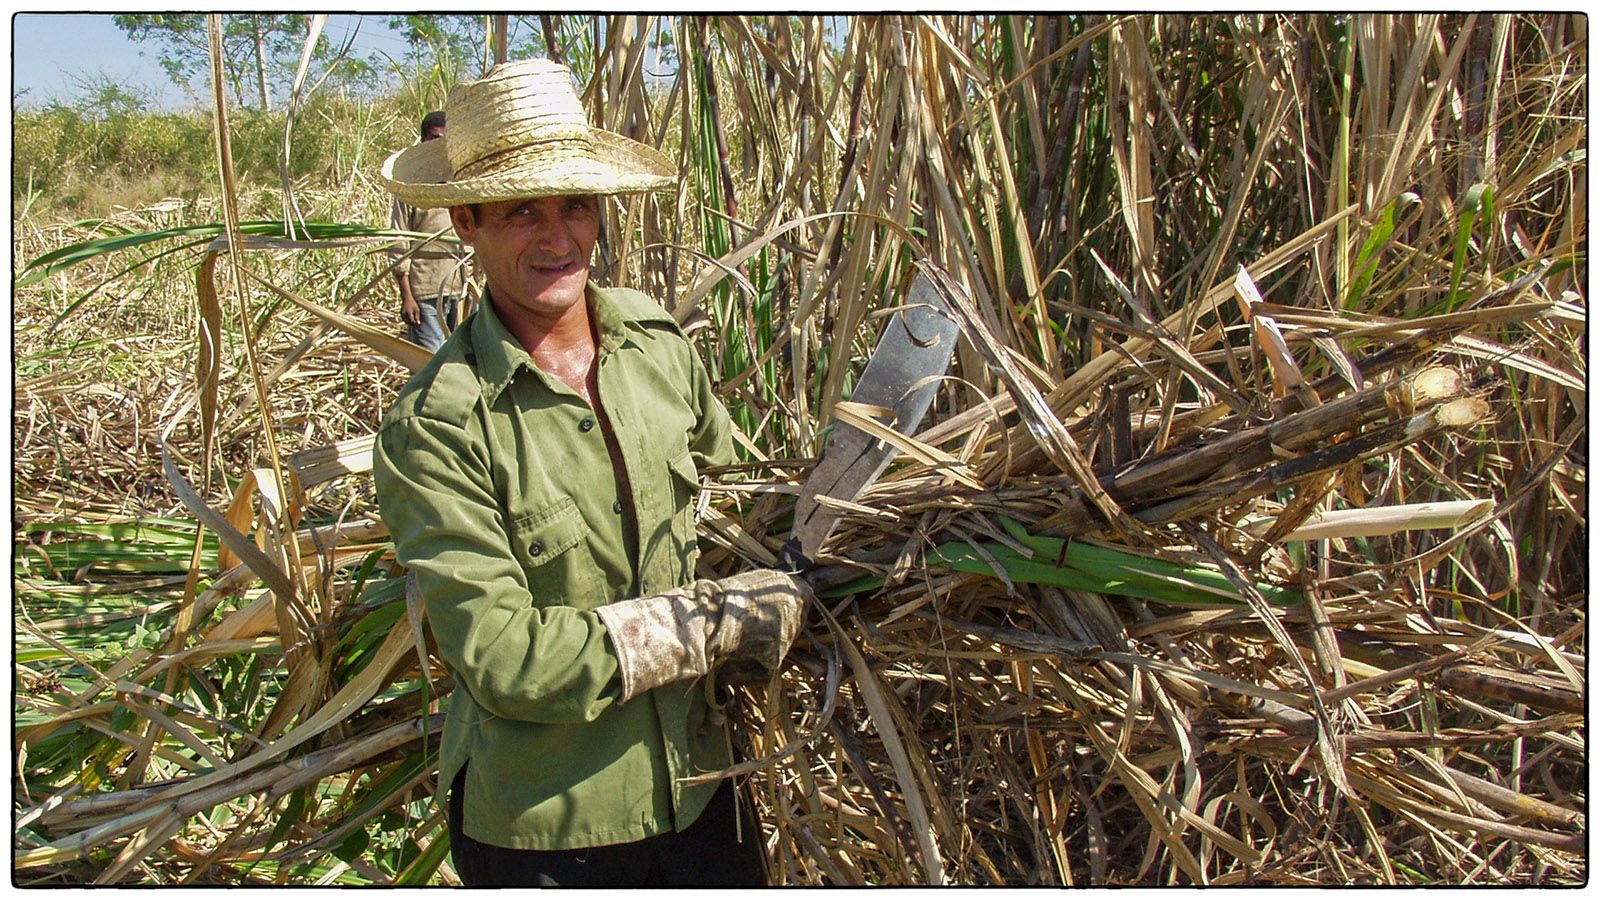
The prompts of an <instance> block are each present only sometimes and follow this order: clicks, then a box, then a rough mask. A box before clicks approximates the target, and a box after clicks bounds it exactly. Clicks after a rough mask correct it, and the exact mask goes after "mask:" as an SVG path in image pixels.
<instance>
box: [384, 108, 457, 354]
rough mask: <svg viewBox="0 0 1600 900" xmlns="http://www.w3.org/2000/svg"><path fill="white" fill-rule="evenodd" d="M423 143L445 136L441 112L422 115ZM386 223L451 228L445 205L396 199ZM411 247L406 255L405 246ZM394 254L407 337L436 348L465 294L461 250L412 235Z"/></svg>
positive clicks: (427, 229) (423, 229)
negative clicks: (421, 204) (430, 205)
mask: <svg viewBox="0 0 1600 900" xmlns="http://www.w3.org/2000/svg"><path fill="white" fill-rule="evenodd" d="M421 131H422V141H423V143H426V142H428V141H436V140H439V139H440V138H443V137H444V133H445V114H444V112H443V111H442V110H434V111H433V112H430V113H428V114H427V115H426V116H423V117H422V128H421ZM390 226H391V227H392V228H395V229H396V230H400V231H414V232H417V233H420V234H434V233H437V232H438V231H440V230H441V229H446V228H449V227H450V212H449V210H445V209H418V208H417V207H414V206H411V205H410V204H408V203H406V202H405V201H403V200H400V199H399V198H398V197H397V198H396V199H395V202H394V207H393V209H392V210H391V212H390ZM412 248H416V250H415V252H414V253H411V255H410V256H406V252H407V251H408V250H412ZM390 255H391V257H394V258H399V257H405V258H403V259H401V260H400V263H399V265H397V266H396V267H395V270H394V277H395V281H397V282H398V283H399V285H400V318H401V319H402V320H403V321H404V322H405V323H406V340H409V341H411V342H412V343H413V344H416V345H418V346H420V347H424V348H426V349H428V350H438V349H439V345H441V344H443V343H444V338H445V334H446V333H447V332H448V331H450V330H451V329H453V328H454V327H455V325H456V316H457V312H458V310H459V309H460V302H461V298H462V296H463V295H464V294H465V293H466V286H467V271H466V270H467V266H466V257H467V251H466V248H465V247H463V246H462V245H460V244H457V243H455V242H453V241H440V240H432V241H430V240H427V239H426V238H414V239H412V240H410V241H402V242H400V243H398V244H396V245H395V246H394V247H393V249H391V250H390Z"/></svg>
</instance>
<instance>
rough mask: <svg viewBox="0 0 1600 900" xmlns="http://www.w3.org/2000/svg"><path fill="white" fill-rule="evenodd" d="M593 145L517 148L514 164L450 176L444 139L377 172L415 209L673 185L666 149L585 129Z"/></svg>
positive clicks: (412, 149) (419, 147) (414, 148)
mask: <svg viewBox="0 0 1600 900" xmlns="http://www.w3.org/2000/svg"><path fill="white" fill-rule="evenodd" d="M589 136H590V139H591V148H590V149H589V150H587V151H582V150H577V149H574V148H573V147H571V146H570V145H567V146H561V147H554V148H541V147H538V146H535V147H529V148H524V149H522V150H520V151H517V158H516V161H515V163H514V164H512V165H510V166H508V167H506V168H504V169H503V170H501V171H497V172H494V173H492V174H489V175H481V176H477V177H469V178H460V179H457V178H454V174H455V173H454V170H453V169H452V168H451V166H450V160H449V158H448V157H447V156H446V155H445V142H444V141H443V140H436V141H424V142H422V143H420V144H417V145H415V146H412V147H407V148H406V149H404V150H401V151H399V152H397V153H395V154H394V155H392V156H390V157H389V158H388V159H387V160H385V161H384V163H383V168H382V170H381V171H380V172H379V177H380V178H382V180H383V182H384V185H385V186H386V187H388V189H389V191H390V192H391V193H393V194H394V195H395V196H396V197H399V198H400V199H401V200H403V201H405V202H406V203H409V204H410V205H412V206H415V207H418V208H419V209H430V208H434V207H440V206H462V205H465V204H469V203H492V202H495V201H497V200H522V199H526V198H530V197H551V196H560V195H567V194H632V193H642V192H646V191H659V190H663V189H666V188H670V187H672V185H673V184H674V183H675V182H676V180H677V171H676V169H675V168H674V167H673V165H672V160H670V159H668V158H667V156H666V154H664V153H662V152H661V151H659V150H656V149H654V148H652V147H648V146H646V145H644V144H641V143H639V142H638V141H634V140H630V139H628V138H625V137H623V136H622V135H620V134H614V133H612V132H609V131H602V130H600V129H597V128H591V129H590V130H589Z"/></svg>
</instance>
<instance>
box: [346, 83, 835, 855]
mask: <svg viewBox="0 0 1600 900" xmlns="http://www.w3.org/2000/svg"><path fill="white" fill-rule="evenodd" d="M446 109H447V110H448V111H449V115H450V121H451V122H452V123H453V124H452V127H451V130H450V132H449V134H448V135H447V136H446V138H445V139H444V140H442V141H433V142H425V143H422V144H419V145H417V146H416V147H412V148H409V149H407V150H405V151H401V152H400V153H398V154H396V155H395V156H393V157H390V159H389V160H388V161H387V162H386V163H385V164H384V168H383V180H384V182H385V184H386V185H387V186H388V188H389V189H390V190H391V191H392V192H394V193H395V194H396V195H397V196H398V197H400V199H402V200H404V201H406V202H407V203H409V204H411V205H413V206H417V207H419V208H430V209H440V208H446V207H448V208H449V214H450V217H451V220H452V221H453V223H454V224H455V228H456V232H457V234H458V235H459V236H460V237H461V239H462V241H463V242H464V243H466V244H469V245H471V246H472V247H473V248H474V258H475V260H476V262H477V265H478V267H479V269H480V270H481V271H482V272H483V274H484V278H485V281H486V284H485V287H484V290H483V293H482V296H481V298H480V299H481V302H480V303H479V304H478V308H477V309H476V311H475V312H474V313H473V314H472V316H471V317H470V318H468V319H467V320H466V321H465V322H463V323H462V325H461V327H460V328H458V329H457V330H456V331H455V333H454V334H453V335H451V337H450V338H449V339H448V340H446V341H445V343H444V346H443V347H442V348H441V349H440V350H439V351H438V352H437V353H436V354H435V355H434V357H433V359H432V360H430V361H429V362H428V364H427V365H426V366H424V367H423V368H422V369H420V370H418V372H417V373H416V375H415V376H413V378H412V379H411V381H410V382H409V383H408V384H407V385H406V386H405V388H403V389H402V390H401V392H400V394H399V395H398V397H397V399H396V401H395V403H394V406H393V407H392V408H391V409H390V410H389V412H388V414H387V415H386V416H385V417H384V421H383V424H382V426H381V428H380V430H379V434H378V441H377V446H376V450H375V454H374V468H373V472H374V476H375V478H376V483H377V489H378V500H379V503H380V505H381V507H382V513H383V518H384V522H385V524H386V525H387V526H388V527H389V530H390V532H391V533H392V534H393V535H394V539H395V552H396V555H397V557H398V558H399V560H400V562H401V563H403V564H404V565H406V566H407V567H409V568H410V569H411V572H412V573H413V574H414V576H415V578H416V585H417V589H418V590H419V592H420V593H421V596H422V600H423V603H424V606H425V608H426V611H427V620H428V623H429V625H430V626H431V628H432V630H433V633H434V636H435V638H436V640H437V644H438V649H439V653H440V656H441V657H442V658H443V659H444V661H445V662H446V664H447V665H448V666H449V668H450V670H451V673H452V674H453V676H454V678H455V682H456V688H455V691H454V693H453V694H452V695H451V696H450V706H449V712H448V715H447V717H446V723H445V731H444V737H443V741H442V746H441V749H440V773H439V774H440V787H441V792H448V805H447V813H448V819H449V824H450V841H451V854H452V857H453V860H454V862H455V867H456V870H457V872H458V873H459V874H460V875H461V877H462V879H463V881H465V882H466V883H467V884H471V885H483V884H501V885H584V886H604V885H614V886H615V885H694V884H704V885H756V884H762V883H764V882H765V879H766V875H765V855H764V851H763V849H762V846H761V835H760V831H759V829H758V828H756V827H755V825H754V822H753V821H752V820H751V818H750V816H749V812H748V809H745V810H743V811H741V810H740V806H739V804H738V800H737V792H736V791H735V790H734V786H733V783H732V782H731V781H730V780H727V779H722V780H720V781H717V780H714V781H711V782H709V783H704V784H687V783H686V779H691V778H693V777H694V776H697V775H701V774H704V773H707V772H715V771H720V770H722V769H724V768H726V767H727V766H728V765H730V764H731V762H732V759H731V749H730V748H731V742H730V740H729V735H728V733H727V732H726V730H725V729H726V727H727V726H726V725H724V724H721V722H720V718H718V717H713V716H710V715H709V707H708V704H707V701H706V690H705V687H706V685H705V679H706V677H707V676H708V674H709V673H711V672H712V670H713V669H714V668H715V667H716V666H717V665H718V664H720V663H722V662H724V661H736V662H739V663H741V664H748V663H754V664H756V665H759V666H763V667H766V668H767V669H774V668H776V667H777V666H778V665H779V664H780V663H781V661H782V658H783V655H784V653H785V652H786V651H787V650H788V647H789V645H790V643H791V642H792V641H793V639H794V635H795V631H796V630H797V628H798V626H799V620H800V615H801V611H802V609H803V606H804V604H805V602H806V601H807V599H808V598H809V592H808V589H807V588H806V587H805V585H804V584H803V583H801V582H799V581H798V580H796V579H794V578H793V577H791V576H789V575H787V574H784V573H780V572H774V571H771V570H757V571H752V572H743V573H740V574H738V575H734V576H731V577H728V578H724V579H721V580H709V579H696V577H695V562H696V559H697V556H698V551H697V548H696V536H695V522H694V497H695V494H696V493H697V491H698V476H697V473H696V470H697V469H698V468H703V467H705V466H709V465H718V464H725V463H729V462H731V461H732V460H733V450H732V441H731V426H730V424H729V419H728V413H727V411H726V410H725V409H724V408H723V406H722V404H721V402H720V401H718V399H717V398H716V396H715V394H714V393H713V390H712V384H711V380H710V378H709V377H708V376H707V374H706V370H705V367H704V365H703V364H702V363H701V361H700V359H699V357H698V355H697V353H696V351H695V349H694V347H693V346H692V345H691V344H690V343H689V342H688V341H687V340H686V339H685V338H684V337H683V334H682V333H681V332H680V331H679V329H678V327H677V325H676V324H675V322H674V321H673V319H672V317H671V316H669V315H668V314H667V313H666V312H665V311H664V310H663V309H662V308H661V306H660V305H659V304H658V303H657V302H656V301H654V300H652V299H650V298H649V297H647V296H645V295H644V294H641V293H639V292H637V291H632V290H627V289H623V288H602V287H599V286H597V285H596V284H594V283H593V282H591V281H590V280H589V264H590V257H591V255H592V254H593V252H594V248H595V244H596V242H597V240H598V238H599V234H600V226H601V219H600V212H601V207H600V199H601V197H603V196H605V195H610V194H622V193H630V192H641V191H651V190H660V189H663V188H670V187H671V186H672V185H673V183H674V182H675V180H676V174H675V172H674V170H673V167H672V163H671V161H670V160H668V159H667V157H666V156H665V155H663V154H661V153H660V152H658V151H656V150H654V149H653V148H650V147H646V146H644V145H642V144H638V143H636V142H633V141H631V140H628V139H626V138H623V137H622V136H620V135H616V134H612V133H610V132H605V131H600V130H597V129H594V128H592V127H590V125H589V123H588V120H587V117H586V115H585V113H584V110H583V106H582V104H581V102H580V101H579V99H578V96H577V93H576V91H575V90H574V88H573V81H572V76H571V74H570V73H569V72H568V71H567V69H566V68H565V67H564V66H560V65H557V64H555V63H551V62H548V61H545V60H529V61H525V62H518V63H507V64H502V65H499V66H496V67H494V68H493V69H491V70H490V71H489V72H488V73H487V74H485V75H484V77H483V78H482V79H480V80H478V81H475V82H469V83H466V84H463V85H461V86H459V87H457V88H456V89H455V90H453V91H452V92H451V94H450V98H449V101H448V102H447V104H446Z"/></svg>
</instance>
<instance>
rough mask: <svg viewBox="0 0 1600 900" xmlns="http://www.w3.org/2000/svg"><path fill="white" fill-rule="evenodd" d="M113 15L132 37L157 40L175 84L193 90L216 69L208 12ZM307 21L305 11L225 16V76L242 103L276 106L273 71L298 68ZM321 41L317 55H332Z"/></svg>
mask: <svg viewBox="0 0 1600 900" xmlns="http://www.w3.org/2000/svg"><path fill="white" fill-rule="evenodd" d="M112 19H113V21H114V22H116V25H117V27H118V28H120V29H122V30H123V31H124V32H126V33H127V35H128V36H129V37H130V38H133V39H134V40H136V41H154V42H155V43H156V44H157V45H158V46H159V47H160V50H159V52H158V56H157V57H156V58H157V59H158V60H159V61H160V63H161V67H162V68H163V69H165V70H166V72H167V76H168V77H169V78H171V79H172V81H173V83H175V84H177V85H180V86H182V87H185V88H189V87H190V86H191V83H192V82H193V80H194V79H195V78H196V77H197V76H200V75H202V74H204V73H206V72H207V71H208V70H209V69H210V65H211V52H210V47H209V43H208V40H207V37H206V17H205V15H204V14H203V13H136V14H122V15H117V16H113V17H112ZM306 22H307V17H306V16H305V15H302V14H281V15H280V14H266V13H238V14H230V15H224V16H222V67H223V74H224V76H225V78H226V79H227V82H228V85H229V87H231V88H232V89H233V94H234V97H235V98H236V99H237V100H238V101H239V102H240V103H245V102H247V99H253V100H254V101H255V103H256V105H257V106H258V107H259V108H261V109H271V108H272V99H271V98H272V94H271V92H270V91H269V90H268V89H267V85H268V73H269V72H270V73H272V74H273V75H274V76H277V75H279V74H280V73H283V72H285V71H293V67H294V65H295V64H296V63H297V62H298V60H299V56H300V51H301V49H302V48H303V47H304V45H305V35H306ZM317 44H318V46H317V48H316V51H315V52H316V54H317V56H319V57H325V56H327V55H328V53H329V52H330V51H329V49H328V41H327V38H326V37H322V38H319V39H318V41H317ZM247 90H248V91H249V93H248V94H247V93H246V91H247Z"/></svg>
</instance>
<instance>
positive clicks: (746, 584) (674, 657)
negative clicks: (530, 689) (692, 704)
mask: <svg viewBox="0 0 1600 900" xmlns="http://www.w3.org/2000/svg"><path fill="white" fill-rule="evenodd" d="M810 599H811V589H810V587H808V586H807V585H806V583H805V582H803V581H801V580H799V579H798V578H795V577H794V576H792V575H789V574H786V573H783V572H778V571H775V570H772V569H757V570H755V571H753V572H742V573H740V574H738V575H733V576H730V577H728V578H723V579H720V580H716V581H713V580H710V579H701V580H699V581H692V582H690V583H689V584H686V585H684V586H683V587H680V588H675V589H673V590H670V591H667V592H666V593H663V594H657V595H655V596H653V597H639V598H637V599H634V600H624V601H622V602H621V603H612V604H609V605H607V606H602V607H600V608H599V609H597V610H595V614H596V615H598V616H599V617H600V621H602V622H604V623H605V626H606V631H607V632H609V633H610V635H611V646H612V650H613V651H614V652H615V653H616V654H617V662H618V665H619V668H620V670H621V675H622V700H623V702H627V701H628V700H630V699H632V698H634V697H637V696H638V695H640V694H642V693H644V692H645V691H648V690H650V689H652V688H656V687H660V686H661V685H663V684H670V683H671V682H674V681H679V680H682V679H686V678H699V677H701V676H703V675H705V674H706V673H707V672H709V671H710V670H711V668H712V666H715V665H716V664H717V663H719V662H721V661H723V660H734V659H738V660H750V661H751V662H754V663H758V664H760V665H763V666H766V667H767V668H768V669H775V668H777V667H778V665H779V664H781V663H782V662H783V655H784V654H785V653H787V652H788V650H789V645H790V644H792V643H793V642H794V636H795V632H797V631H798V630H799V628H800V616H801V612H802V611H803V610H804V608H805V604H806V601H808V600H810Z"/></svg>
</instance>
